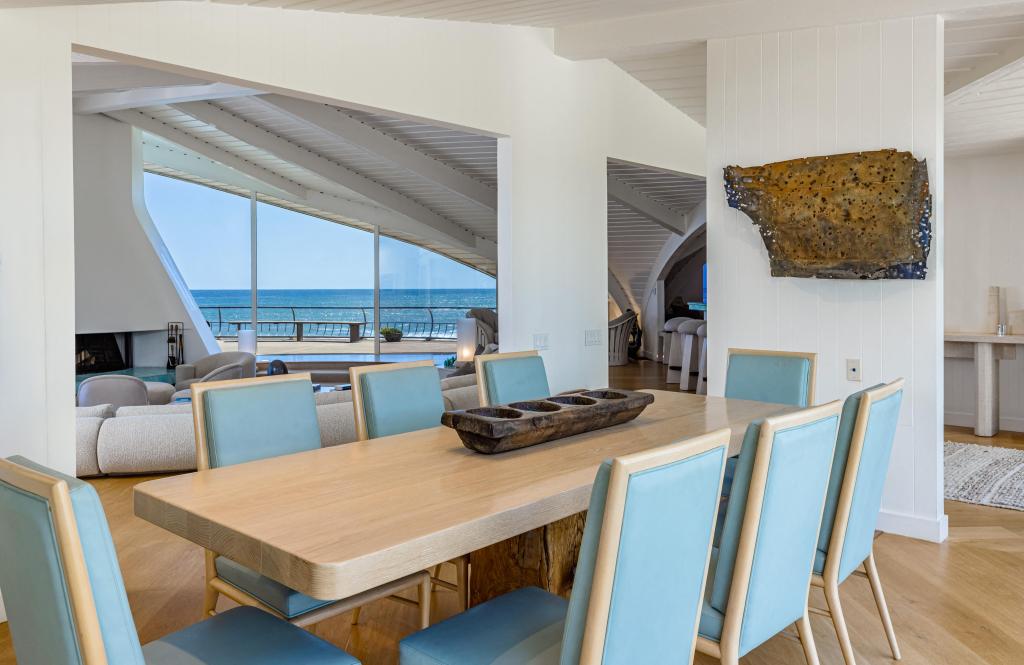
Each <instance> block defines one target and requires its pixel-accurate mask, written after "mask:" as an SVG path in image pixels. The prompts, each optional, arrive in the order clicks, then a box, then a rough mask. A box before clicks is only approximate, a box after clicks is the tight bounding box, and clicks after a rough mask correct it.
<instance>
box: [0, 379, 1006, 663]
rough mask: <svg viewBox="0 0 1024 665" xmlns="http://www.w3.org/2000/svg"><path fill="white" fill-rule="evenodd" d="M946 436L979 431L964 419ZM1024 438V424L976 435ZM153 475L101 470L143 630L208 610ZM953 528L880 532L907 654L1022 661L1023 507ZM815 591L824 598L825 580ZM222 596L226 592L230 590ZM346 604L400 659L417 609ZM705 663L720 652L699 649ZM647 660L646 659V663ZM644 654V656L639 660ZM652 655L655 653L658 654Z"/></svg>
mask: <svg viewBox="0 0 1024 665" xmlns="http://www.w3.org/2000/svg"><path fill="white" fill-rule="evenodd" d="M663 371H664V370H663V366H660V365H657V364H655V363H651V362H643V363H639V364H637V363H633V364H631V365H629V366H628V367H624V368H613V371H612V378H611V380H610V383H611V385H613V386H616V387H621V388H645V387H651V388H661V389H668V386H666V385H665V384H664V383H662V382H663V380H664V378H663ZM947 438H950V439H954V440H958V441H973V440H975V439H973V438H972V437H971V436H970V434H969V431H968V430H960V429H959V428H949V429H947ZM977 441H978V442H980V443H987V444H989V445H1010V446H1016V447H1024V435H1021V434H1014V433H1007V434H1005V435H1001V436H999V437H994V438H993V439H978V440H977ZM143 480H146V478H104V479H99V480H96V481H94V484H95V486H96V488H97V490H98V491H99V493H100V496H101V498H102V500H103V504H104V507H105V508H106V511H107V517H108V519H109V520H110V524H111V530H112V532H113V535H114V542H115V545H116V547H117V552H118V555H119V557H120V561H121V568H122V570H123V571H124V576H125V583H126V585H127V588H128V596H129V601H130V603H131V606H132V611H133V612H134V615H135V622H136V624H137V626H138V629H139V635H140V637H141V638H142V641H143V642H148V641H150V640H154V639H156V638H158V637H161V636H162V635H165V634H167V633H169V632H171V631H173V630H177V629H179V628H182V627H184V626H187V625H189V624H191V623H193V622H195V621H198V620H199V619H200V618H201V608H202V593H203V557H202V551H201V550H200V548H198V547H195V546H193V545H191V544H189V543H187V542H185V541H183V540H181V539H179V538H177V537H175V536H172V535H171V534H169V533H167V532H165V531H163V530H161V529H159V528H157V527H155V526H152V525H150V524H148V523H146V522H143V521H142V520H140V519H138V518H136V517H135V516H134V515H132V513H131V489H132V487H133V486H134V485H135V484H137V483H139V482H142V481H143ZM946 512H947V514H948V515H949V522H950V538H949V540H948V541H947V542H946V543H943V544H942V545H935V544H932V543H924V542H919V541H914V540H910V539H906V538H900V537H897V536H890V535H883V536H881V537H880V538H879V539H878V541H877V543H876V555H877V559H878V566H879V570H880V572H881V575H882V580H883V583H884V584H885V588H886V593H887V596H888V601H889V607H890V609H891V610H892V614H893V621H894V623H895V626H896V632H897V635H898V637H899V639H900V646H901V647H902V649H903V661H902V662H903V663H908V664H911V665H946V664H949V665H967V664H991V665H996V664H998V665H1019V664H1021V663H1024V576H1022V575H1021V571H1022V570H1024V513H1021V512H1015V511H1009V510H1000V509H996V508H986V507H981V506H972V505H968V504H961V503H954V502H947V504H946ZM811 593H812V596H811V597H812V603H814V604H817V605H818V606H823V600H822V598H821V596H820V593H821V592H820V591H817V590H812V592H811ZM841 593H842V599H843V603H844V609H845V610H846V615H847V621H848V623H849V627H850V633H851V637H852V639H853V644H854V648H855V649H856V651H857V658H858V660H857V662H858V664H859V665H881V664H889V663H892V662H893V661H892V659H891V657H890V655H889V653H888V648H887V646H886V642H885V636H884V634H883V633H882V627H881V624H880V623H879V620H878V615H877V613H876V612H875V607H874V602H873V600H872V597H871V593H870V590H869V589H868V586H867V583H866V582H864V581H863V580H861V579H859V578H851V579H850V580H849V581H847V583H846V584H844V585H843V586H842V589H841ZM221 602H222V607H225V606H227V605H228V604H229V602H228V601H224V600H222V601H221ZM435 603H436V604H435V611H434V620H435V621H436V620H439V619H441V618H443V617H446V616H449V615H451V614H452V613H454V612H455V611H456V599H455V596H454V594H453V593H451V592H447V591H438V592H437V593H435ZM811 622H812V625H813V628H814V635H815V639H816V641H817V645H818V652H819V654H820V655H821V662H822V664H823V665H842V662H843V661H842V657H841V655H840V653H839V648H838V644H837V643H836V639H835V635H834V634H833V632H832V627H831V623H830V622H829V621H828V619H825V618H823V617H820V616H812V618H811ZM349 624H350V615H348V614H345V615H342V616H339V617H336V618H333V619H331V620H329V621H325V622H323V623H321V624H320V625H318V626H316V627H315V628H314V632H316V633H317V634H318V635H320V636H322V637H324V638H326V639H328V640H330V641H332V642H334V643H335V644H338V645H339V646H341V647H343V648H345V649H346V650H348V651H349V652H350V653H352V654H354V655H356V656H357V657H359V658H360V659H361V660H362V661H363V663H365V664H366V665H378V664H380V665H383V664H389V663H396V662H397V660H398V655H397V647H396V645H397V640H398V639H400V638H401V637H402V636H404V635H407V634H409V633H411V632H413V631H414V630H415V628H416V609H415V608H410V607H405V606H404V605H400V604H397V603H393V602H389V601H380V602H377V603H374V604H373V605H370V606H368V607H367V608H366V609H365V610H364V611H363V613H362V617H361V618H360V624H359V625H358V626H350V625H349ZM14 662H15V661H14V655H13V649H12V647H11V642H10V636H9V634H8V631H7V626H6V624H3V625H0V665H7V664H10V663H14ZM696 662H697V663H698V664H700V665H710V664H711V663H714V662H716V661H715V660H714V659H710V658H705V657H702V656H698V657H697V659H696ZM742 662H743V663H744V665H791V664H796V665H799V664H801V663H803V662H804V661H803V655H802V653H801V650H800V646H799V645H798V644H797V643H795V642H793V641H790V640H788V639H785V638H776V639H774V640H772V641H770V642H769V643H767V644H765V645H763V646H762V647H760V648H758V649H757V650H755V651H754V652H753V653H752V654H750V655H748V656H747V657H745V658H744V659H743V661H742ZM638 665H641V664H638ZM643 665H647V664H643ZM652 665H653V664H652Z"/></svg>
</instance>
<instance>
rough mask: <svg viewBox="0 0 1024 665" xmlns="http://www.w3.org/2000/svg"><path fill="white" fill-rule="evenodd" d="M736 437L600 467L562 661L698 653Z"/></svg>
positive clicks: (703, 440)
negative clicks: (713, 547) (729, 456)
mask: <svg viewBox="0 0 1024 665" xmlns="http://www.w3.org/2000/svg"><path fill="white" fill-rule="evenodd" d="M728 445H729V430H727V429H724V430H719V431H717V432H712V433H711V434H706V435H704V436H700V437H696V438H694V439H690V440H688V441H683V442H681V443H677V444H673V445H670V446H665V447H662V448H657V449H654V450H650V451H646V452H642V453H637V454H634V455H629V456H626V457H621V458H618V459H615V460H612V461H609V462H605V463H604V464H603V465H601V467H600V469H599V470H598V472H597V477H596V479H595V480H594V488H593V491H592V492H591V496H590V509H589V511H588V513H587V523H586V526H585V527H584V531H583V544H582V547H581V549H580V557H579V562H578V564H577V567H576V580H575V583H574V584H573V591H572V597H571V598H570V600H569V610H568V612H567V614H566V621H565V629H564V633H563V638H562V652H561V665H579V663H597V662H604V663H669V662H687V660H686V658H687V657H689V658H692V656H693V650H694V644H695V641H696V637H697V622H698V620H699V618H700V608H701V602H702V595H703V590H704V580H705V578H706V575H707V568H708V560H709V558H710V553H711V536H712V532H713V531H714V522H715V513H716V510H717V507H718V498H719V495H720V493H721V485H722V474H723V472H724V470H725V459H726V451H727V448H728ZM652 598H656V599H657V602H656V603H652V601H651V599H652ZM687 654H688V655H689V656H687Z"/></svg>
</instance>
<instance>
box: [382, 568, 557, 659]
mask: <svg viewBox="0 0 1024 665" xmlns="http://www.w3.org/2000/svg"><path fill="white" fill-rule="evenodd" d="M568 605H569V604H568V602H567V601H566V600H565V599H563V598H560V597H558V596H555V595H553V594H550V593H548V592H546V591H542V590H541V589H538V588H536V587H528V588H525V589H517V590H516V591H513V592H511V593H507V594H505V595H504V596H499V597H497V598H494V599H493V600H489V601H487V602H486V603H483V604H482V605H477V606H476V607H474V608H471V609H469V610H467V611H465V612H463V613H461V614H456V615H455V616H454V617H452V618H450V619H448V620H446V621H442V622H441V623H438V624H435V625H433V626H431V627H430V628H427V629H425V630H421V631H420V632H418V633H415V634H413V635H410V636H409V637H407V638H405V639H404V640H402V642H401V643H400V644H399V662H400V663H401V665H491V664H493V665H512V664H515V665H549V664H550V665H556V664H557V663H558V660H559V657H560V655H561V650H562V630H563V628H564V624H565V613H566V610H567V608H568Z"/></svg>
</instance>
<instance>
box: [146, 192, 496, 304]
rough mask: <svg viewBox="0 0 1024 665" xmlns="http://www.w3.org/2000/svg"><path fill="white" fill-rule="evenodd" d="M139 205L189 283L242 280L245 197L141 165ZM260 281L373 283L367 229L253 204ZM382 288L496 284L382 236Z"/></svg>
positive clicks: (278, 284)
mask: <svg viewBox="0 0 1024 665" xmlns="http://www.w3.org/2000/svg"><path fill="white" fill-rule="evenodd" d="M145 194H146V206H147V208H148V209H149V214H150V217H152V218H153V222H154V223H155V224H156V227H157V230H158V231H159V232H160V235H161V237H162V238H163V240H164V243H165V244H166V245H167V248H168V249H169V250H170V252H171V256H172V257H174V262H175V263H176V264H177V266H178V269H179V270H180V271H181V274H182V276H183V277H184V278H185V283H186V284H188V287H189V288H190V289H247V288H249V200H248V199H245V198H242V197H240V196H236V195H234V194H228V193H225V192H221V191H218V190H215V189H210V188H208V187H202V186H200V185H195V184H192V183H188V182H182V181H180V180H175V179H173V178H166V177H164V176H160V175H156V174H152V173H147V174H146V177H145ZM257 216H258V219H259V227H258V248H259V288H261V289H372V288H373V235H372V234H370V233H367V232H365V231H360V230H358V229H353V228H350V227H347V226H343V225H341V224H335V223H333V222H328V221H325V220H322V219H319V218H316V217H310V216H308V215H303V214H300V213H296V212H292V211H290V210H284V209H282V208H277V207H275V206H272V205H268V204H265V203H261V204H259V208H258V211H257ZM380 244H381V251H380V254H381V257H380V261H381V288H384V289H414V288H419V289H476V288H481V289H483V288H487V289H493V288H495V285H494V279H493V278H492V277H489V276H487V275H484V274H483V273H481V272H478V271H476V270H473V269H472V268H469V267H466V266H464V265H462V264H460V263H457V262H455V261H452V260H450V259H447V258H445V257H443V256H441V255H439V254H435V253H433V252H431V251H428V250H425V249H421V248H419V247H416V246H414V245H409V244H407V243H404V242H401V241H398V240H394V239H391V238H385V237H381V243H380Z"/></svg>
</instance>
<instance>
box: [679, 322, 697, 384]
mask: <svg viewBox="0 0 1024 665" xmlns="http://www.w3.org/2000/svg"><path fill="white" fill-rule="evenodd" d="M702 325H704V321H702V320H700V319H691V320H689V321H684V322H683V323H680V324H679V328H678V330H677V334H678V335H679V338H680V344H681V347H682V351H681V356H682V358H681V360H680V363H679V389H680V390H695V389H696V388H697V376H698V374H699V373H700V344H699V342H698V340H697V330H698V329H699V328H700V327H701V326H702Z"/></svg>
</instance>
